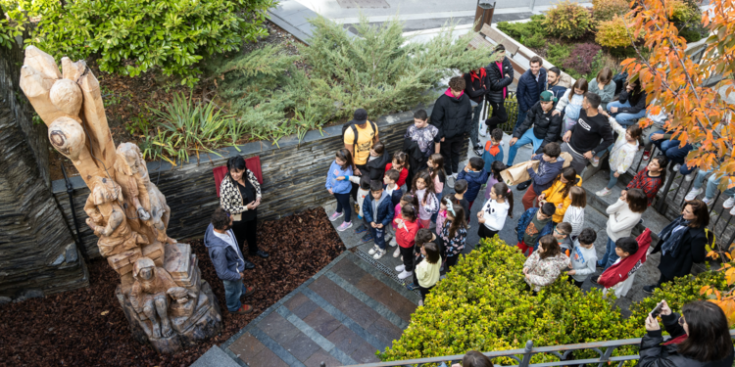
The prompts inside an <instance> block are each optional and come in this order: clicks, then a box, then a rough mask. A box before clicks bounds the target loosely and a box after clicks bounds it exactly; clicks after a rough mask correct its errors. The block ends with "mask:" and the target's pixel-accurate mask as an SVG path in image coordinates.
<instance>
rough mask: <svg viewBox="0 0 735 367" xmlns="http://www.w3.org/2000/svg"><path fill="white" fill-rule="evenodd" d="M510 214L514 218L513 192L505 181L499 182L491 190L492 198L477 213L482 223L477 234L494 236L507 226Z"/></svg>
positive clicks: (483, 236) (478, 220)
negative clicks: (506, 221)
mask: <svg viewBox="0 0 735 367" xmlns="http://www.w3.org/2000/svg"><path fill="white" fill-rule="evenodd" d="M508 215H510V217H511V218H513V193H511V192H510V189H509V188H508V186H507V185H506V184H505V183H503V182H497V183H495V185H493V187H492V190H491V192H490V200H488V201H487V202H486V203H485V205H484V206H483V207H482V210H481V211H479V212H478V213H477V222H478V223H479V224H480V225H479V228H478V230H477V235H478V236H480V238H492V237H494V236H495V235H496V234H497V233H498V232H500V230H502V229H503V226H505V219H506V218H507V217H508Z"/></svg>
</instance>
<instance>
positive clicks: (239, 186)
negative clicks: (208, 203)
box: [219, 155, 268, 269]
mask: <svg viewBox="0 0 735 367" xmlns="http://www.w3.org/2000/svg"><path fill="white" fill-rule="evenodd" d="M219 192H220V193H221V197H220V205H221V206H222V208H223V209H224V210H226V211H227V212H228V213H230V214H231V215H232V231H233V232H234V233H235V238H237V243H238V245H240V246H242V245H244V241H247V242H248V254H249V255H250V256H255V255H257V256H260V257H262V258H267V257H268V253H266V252H265V251H263V250H258V236H257V231H256V229H257V226H258V206H260V197H261V195H260V184H259V183H258V179H256V178H255V175H254V174H253V172H252V171H250V170H249V169H248V167H247V166H246V165H245V160H244V159H242V157H241V156H239V155H238V156H235V157H232V158H230V159H229V160H227V175H225V178H224V179H223V180H222V183H221V184H220V190H219ZM244 252H245V251H243V253H244ZM254 267H255V265H253V263H251V262H250V261H247V260H245V269H253V268H254Z"/></svg>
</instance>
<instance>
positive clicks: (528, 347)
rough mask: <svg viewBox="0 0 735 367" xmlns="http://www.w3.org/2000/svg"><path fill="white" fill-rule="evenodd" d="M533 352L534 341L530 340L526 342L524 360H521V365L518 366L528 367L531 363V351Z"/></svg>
mask: <svg viewBox="0 0 735 367" xmlns="http://www.w3.org/2000/svg"><path fill="white" fill-rule="evenodd" d="M532 350H533V340H529V341H527V342H526V349H525V351H524V352H523V360H521V364H519V365H518V367H528V365H529V364H530V363H531V356H533V354H531V351H532Z"/></svg>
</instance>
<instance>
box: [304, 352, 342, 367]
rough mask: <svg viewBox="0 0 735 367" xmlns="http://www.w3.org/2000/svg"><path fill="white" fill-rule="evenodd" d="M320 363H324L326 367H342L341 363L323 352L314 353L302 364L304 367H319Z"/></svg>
mask: <svg viewBox="0 0 735 367" xmlns="http://www.w3.org/2000/svg"><path fill="white" fill-rule="evenodd" d="M322 362H324V364H325V365H326V366H327V367H337V366H341V365H342V363H340V362H339V361H338V360H336V359H335V358H334V357H332V356H331V355H329V353H326V352H324V351H323V350H322V351H318V352H316V353H314V354H313V355H312V356H311V357H309V359H307V360H306V362H304V364H305V365H306V367H321V363H322Z"/></svg>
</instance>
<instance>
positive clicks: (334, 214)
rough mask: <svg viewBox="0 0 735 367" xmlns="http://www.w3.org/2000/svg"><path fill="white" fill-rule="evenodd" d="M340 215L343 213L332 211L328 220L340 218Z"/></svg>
mask: <svg viewBox="0 0 735 367" xmlns="http://www.w3.org/2000/svg"><path fill="white" fill-rule="evenodd" d="M342 215H343V213H337V212H334V213H332V215H330V216H329V220H330V221H332V222H334V221H335V220H337V219H339V218H342Z"/></svg>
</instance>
